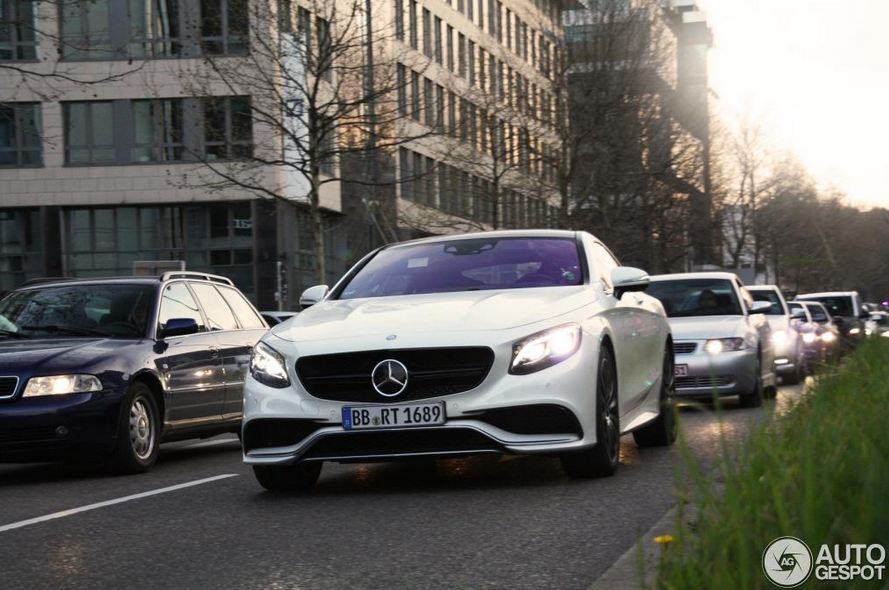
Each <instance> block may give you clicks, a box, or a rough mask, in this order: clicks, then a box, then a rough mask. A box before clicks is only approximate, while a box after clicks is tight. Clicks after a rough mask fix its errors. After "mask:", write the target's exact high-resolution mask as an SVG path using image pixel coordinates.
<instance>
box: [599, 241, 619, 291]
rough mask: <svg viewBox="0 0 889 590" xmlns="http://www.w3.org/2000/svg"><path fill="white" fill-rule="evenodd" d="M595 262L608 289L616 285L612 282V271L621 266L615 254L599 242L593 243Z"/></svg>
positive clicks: (601, 279) (600, 277)
mask: <svg viewBox="0 0 889 590" xmlns="http://www.w3.org/2000/svg"><path fill="white" fill-rule="evenodd" d="M592 248H593V251H592V254H593V264H594V265H595V267H596V268H595V272H596V275H597V276H598V277H599V280H600V281H602V284H603V285H605V288H606V289H607V290H609V291H610V290H612V289H613V288H614V285H612V284H611V271H612V270H614V269H615V268H617V267H618V266H620V264H618V262H617V260H615V259H614V256H612V255H611V253H610V252H609V251H608V250H606V249H605V247H604V246H602V244H599V243H598V242H594V243H593V246H592Z"/></svg>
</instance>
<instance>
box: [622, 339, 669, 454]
mask: <svg viewBox="0 0 889 590" xmlns="http://www.w3.org/2000/svg"><path fill="white" fill-rule="evenodd" d="M662 371H663V375H662V376H661V395H660V414H659V415H658V417H657V418H656V419H655V420H653V421H652V422H649V423H648V424H646V425H645V426H643V427H642V428H640V429H638V430H636V431H634V432H633V438H634V439H635V440H636V444H637V445H639V446H640V447H666V446H669V445H672V444H673V443H674V442H675V441H676V434H677V432H678V429H679V424H678V422H677V420H676V397H675V394H676V390H675V382H674V374H673V353H672V351H671V349H670V345H669V344H668V345H667V347H666V349H665V350H664V365H663V369H662Z"/></svg>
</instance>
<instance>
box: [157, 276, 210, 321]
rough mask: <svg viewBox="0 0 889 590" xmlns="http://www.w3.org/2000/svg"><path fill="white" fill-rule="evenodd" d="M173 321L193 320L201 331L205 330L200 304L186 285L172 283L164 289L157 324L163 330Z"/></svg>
mask: <svg viewBox="0 0 889 590" xmlns="http://www.w3.org/2000/svg"><path fill="white" fill-rule="evenodd" d="M172 319H192V320H194V321H195V323H196V324H197V325H198V328H199V329H200V330H201V331H203V330H204V329H205V327H204V318H202V317H201V311H200V309H199V308H198V304H197V302H195V300H194V297H192V296H191V292H190V291H189V290H188V287H187V286H186V285H185V283H172V284H171V285H169V286H168V287H167V288H166V289H164V296H163V299H161V309H160V313H159V314H158V318H157V322H158V324H160V326H161V328H163V327H164V326H166V325H167V322H168V321H170V320H172Z"/></svg>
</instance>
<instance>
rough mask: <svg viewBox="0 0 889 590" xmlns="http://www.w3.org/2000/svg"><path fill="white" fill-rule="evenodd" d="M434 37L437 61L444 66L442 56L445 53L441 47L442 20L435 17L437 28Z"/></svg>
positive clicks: (434, 30) (433, 33)
mask: <svg viewBox="0 0 889 590" xmlns="http://www.w3.org/2000/svg"><path fill="white" fill-rule="evenodd" d="M432 37H433V41H434V50H435V61H437V62H438V63H440V64H444V55H442V53H443V52H442V46H441V19H440V18H438V17H437V16H436V17H435V28H434V29H433V31H432Z"/></svg>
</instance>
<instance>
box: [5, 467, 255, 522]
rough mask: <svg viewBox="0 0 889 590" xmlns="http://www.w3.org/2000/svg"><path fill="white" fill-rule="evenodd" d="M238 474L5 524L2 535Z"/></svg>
mask: <svg viewBox="0 0 889 590" xmlns="http://www.w3.org/2000/svg"><path fill="white" fill-rule="evenodd" d="M237 476H238V474H237V473H223V474H222V475H214V476H213V477H206V478H204V479H196V480H195V481H188V482H185V483H180V484H176V485H174V486H168V487H165V488H159V489H156V490H151V491H148V492H141V493H139V494H131V495H129V496H122V497H120V498H114V499H112V500H105V501H104V502H96V503H95V504H87V505H86V506H80V507H78V508H70V509H68V510H61V511H59V512H53V513H52V514H44V515H43V516H38V517H36V518H29V519H27V520H20V521H18V522H13V523H10V524H5V525H3V526H0V533H5V532H6V531H11V530H13V529H20V528H22V527H26V526H30V525H32V524H39V523H41V522H46V521H48V520H55V519H57V518H64V517H66V516H73V515H75V514H80V513H81V512H87V511H89V510H96V509H97V508H105V507H106V506H114V505H115V504H121V503H123V502H129V501H130V500H139V499H141V498H148V497H150V496H156V495H158V494H166V493H167V492H175V491H176V490H181V489H184V488H190V487H193V486H199V485H201V484H205V483H210V482H214V481H219V480H220V479H228V478H229V477H237Z"/></svg>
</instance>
